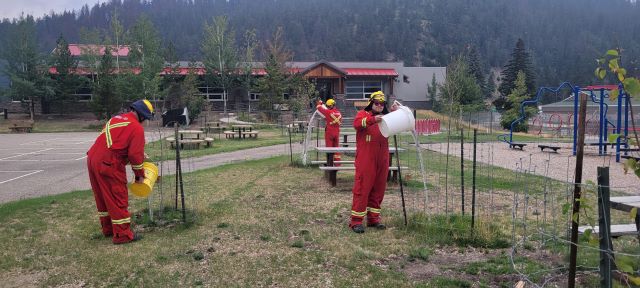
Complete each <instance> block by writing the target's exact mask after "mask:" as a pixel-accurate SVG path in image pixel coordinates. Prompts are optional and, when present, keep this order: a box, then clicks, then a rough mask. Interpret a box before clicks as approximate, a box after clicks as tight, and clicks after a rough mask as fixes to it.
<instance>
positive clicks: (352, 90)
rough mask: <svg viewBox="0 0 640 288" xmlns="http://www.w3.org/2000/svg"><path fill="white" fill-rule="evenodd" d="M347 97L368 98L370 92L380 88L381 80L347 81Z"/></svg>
mask: <svg viewBox="0 0 640 288" xmlns="http://www.w3.org/2000/svg"><path fill="white" fill-rule="evenodd" d="M346 88H347V91H346V92H347V95H346V98H347V99H368V98H369V96H371V93H373V92H376V91H381V90H382V82H381V81H347V82H346Z"/></svg>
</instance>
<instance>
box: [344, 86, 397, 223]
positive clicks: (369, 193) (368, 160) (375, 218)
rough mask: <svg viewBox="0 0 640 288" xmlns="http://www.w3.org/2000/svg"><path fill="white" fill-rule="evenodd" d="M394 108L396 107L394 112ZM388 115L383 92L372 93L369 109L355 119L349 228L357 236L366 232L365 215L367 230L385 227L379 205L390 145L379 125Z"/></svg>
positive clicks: (385, 177) (385, 179)
mask: <svg viewBox="0 0 640 288" xmlns="http://www.w3.org/2000/svg"><path fill="white" fill-rule="evenodd" d="M395 108H396V107H395V105H394V106H392V107H391V110H395ZM388 112H389V111H388V110H387V106H386V105H385V97H384V93H382V91H377V92H374V93H373V94H371V97H369V103H368V105H367V107H365V108H364V109H363V110H361V111H358V114H357V115H356V117H355V119H354V120H353V127H354V128H355V129H356V161H355V166H356V175H355V181H354V184H353V190H352V193H353V201H352V204H351V222H350V223H349V228H351V230H352V231H353V232H355V233H364V226H363V225H362V222H363V220H364V217H365V216H366V217H367V227H374V228H376V229H379V230H383V229H385V228H386V226H385V225H384V224H382V223H381V221H380V211H381V210H380V204H381V203H382V199H383V198H384V191H385V190H386V189H387V173H388V171H389V142H388V141H387V138H386V137H384V136H382V134H381V133H380V129H379V128H378V123H380V121H382V116H383V115H384V114H387V113H388Z"/></svg>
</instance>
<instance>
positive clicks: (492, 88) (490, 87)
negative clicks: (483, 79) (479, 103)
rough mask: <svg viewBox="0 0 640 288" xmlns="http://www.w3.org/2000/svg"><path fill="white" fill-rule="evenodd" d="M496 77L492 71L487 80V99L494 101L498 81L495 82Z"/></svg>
mask: <svg viewBox="0 0 640 288" xmlns="http://www.w3.org/2000/svg"><path fill="white" fill-rule="evenodd" d="M495 77H496V75H495V74H494V73H493V71H491V73H489V78H487V86H486V87H487V95H486V97H487V99H492V98H493V95H494V94H495V93H496V81H495V80H494V79H495Z"/></svg>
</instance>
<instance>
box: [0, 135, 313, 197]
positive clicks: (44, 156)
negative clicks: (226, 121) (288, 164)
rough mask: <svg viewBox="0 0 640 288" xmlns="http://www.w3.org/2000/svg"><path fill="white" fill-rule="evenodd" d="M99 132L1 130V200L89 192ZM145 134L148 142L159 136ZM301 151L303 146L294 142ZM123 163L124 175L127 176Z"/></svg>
mask: <svg viewBox="0 0 640 288" xmlns="http://www.w3.org/2000/svg"><path fill="white" fill-rule="evenodd" d="M96 136H98V134H97V133H94V132H77V133H29V134H0V203H6V202H10V201H15V200H20V199H26V198H34V197H38V196H43V195H54V194H60V193H66V192H70V191H74V190H89V189H91V185H90V184H89V178H88V175H87V170H86V169H87V168H86V152H87V150H89V147H91V145H92V144H93V141H95V137H96ZM159 136H160V135H159V134H158V133H153V132H147V133H146V140H147V142H150V141H154V140H155V139H158V138H159ZM293 148H294V151H295V153H299V152H300V151H301V150H302V148H301V145H299V144H296V145H294V147H293ZM288 149H289V144H280V145H274V146H267V147H259V148H253V149H248V150H240V151H234V152H227V153H220V154H215V155H208V156H204V157H200V158H197V159H190V160H189V165H187V166H188V167H185V168H186V169H185V170H183V171H184V172H185V173H186V172H190V171H194V170H199V169H204V168H210V167H215V166H219V165H224V164H227V163H233V162H238V161H246V160H252V159H261V158H267V157H272V156H275V155H282V154H287V153H288ZM160 167H163V171H162V172H161V173H163V175H168V174H172V172H173V171H171V170H172V169H171V168H172V167H175V162H174V161H167V162H166V163H165V165H161V166H160ZM130 169H131V168H130V167H128V166H127V174H128V175H131V170H130Z"/></svg>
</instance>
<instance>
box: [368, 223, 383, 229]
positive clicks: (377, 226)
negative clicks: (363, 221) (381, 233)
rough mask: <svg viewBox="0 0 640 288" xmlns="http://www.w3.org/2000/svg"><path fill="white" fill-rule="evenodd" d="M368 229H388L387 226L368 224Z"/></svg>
mask: <svg viewBox="0 0 640 288" xmlns="http://www.w3.org/2000/svg"><path fill="white" fill-rule="evenodd" d="M367 227H372V228H376V229H378V230H384V229H387V226H386V225H384V224H382V223H367Z"/></svg>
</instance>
